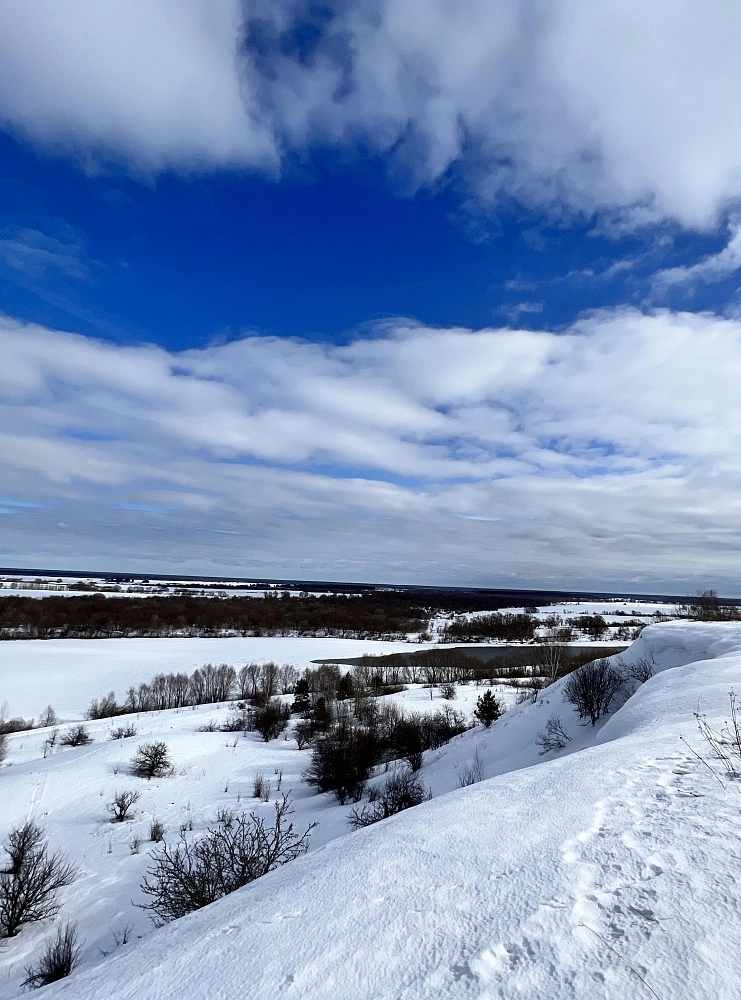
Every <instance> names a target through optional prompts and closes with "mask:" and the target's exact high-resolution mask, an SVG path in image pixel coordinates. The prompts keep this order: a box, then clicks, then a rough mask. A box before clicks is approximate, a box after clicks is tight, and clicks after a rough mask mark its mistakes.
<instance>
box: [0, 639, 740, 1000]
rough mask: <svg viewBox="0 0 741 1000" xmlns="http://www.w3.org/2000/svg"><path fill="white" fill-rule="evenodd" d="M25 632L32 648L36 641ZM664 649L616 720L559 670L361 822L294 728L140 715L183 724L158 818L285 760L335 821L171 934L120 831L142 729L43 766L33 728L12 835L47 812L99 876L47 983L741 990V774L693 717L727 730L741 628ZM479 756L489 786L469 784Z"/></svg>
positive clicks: (402, 991)
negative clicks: (271, 729)
mask: <svg viewBox="0 0 741 1000" xmlns="http://www.w3.org/2000/svg"><path fill="white" fill-rule="evenodd" d="M155 641H156V640H155ZM177 641H178V640H165V642H167V643H168V644H172V643H174V642H177ZM141 642H142V640H136V641H135V645H136V647H137V648H140V649H141V648H142V647H141V645H140V644H141ZM199 642H203V640H199ZM111 643H112V641H110V640H109V641H106V644H105V645H106V648H111ZM13 645H14V646H15V647H16V649H17V651H18V661H17V662H18V663H19V664H20V663H22V662H23V657H24V655H26V654H24V652H23V651H24V650H25V649H26V648H27V647H28V646H29V645H30V644H28V643H18V644H13ZM643 657H649V658H650V659H651V660H652V661H653V663H654V668H655V670H656V673H655V675H654V676H653V677H652V678H651V679H650V680H648V681H647V682H646V683H645V684H643V685H641V686H639V687H638V688H637V690H636V691H635V693H633V694H632V696H631V697H630V698H628V700H627V701H625V703H624V704H621V703H620V702H618V703H617V704H616V705H615V706H614V708H613V710H612V712H611V714H610V716H609V717H608V718H607V720H606V721H605V722H604V723H602V722H600V723H599V724H598V725H597V726H596V727H594V728H592V727H591V726H589V725H586V726H585V725H583V724H582V723H581V722H580V720H579V719H578V718H577V717H576V714H575V713H574V711H573V709H572V708H571V706H569V705H567V704H565V703H564V701H563V698H562V687H563V682H558V683H557V684H555V685H553V686H552V687H551V688H549V689H548V690H547V691H545V692H543V693H542V694H541V695H540V696H539V698H538V700H537V701H536V702H535V703H526V704H524V705H521V706H519V707H513V708H511V710H510V711H508V712H507V713H506V714H505V715H504V716H503V717H502V719H500V720H499V721H498V722H496V723H494V724H493V725H492V727H491V728H490V729H488V730H486V729H483V728H482V727H477V728H476V729H473V730H471V731H469V732H467V733H465V734H463V735H462V736H460V737H457V738H456V739H455V740H454V741H453V742H452V743H450V744H448V745H447V746H445V747H443V748H441V749H440V750H438V751H434V752H428V753H427V754H426V755H425V761H424V765H423V768H422V771H421V776H422V778H423V780H424V781H425V783H426V784H428V785H429V786H430V787H431V789H432V791H433V795H434V797H433V799H432V801H430V802H427V803H425V804H423V805H421V806H418V807H417V808H415V809H412V810H409V811H407V812H405V813H402V814H400V815H398V816H395V817H392V818H391V819H389V820H386V821H384V822H382V823H380V824H377V825H376V826H373V827H370V828H367V829H365V830H361V831H359V832H356V833H347V832H346V831H347V826H346V825H345V819H346V816H347V813H348V811H349V807H340V806H337V805H336V804H335V803H334V801H333V800H332V799H331V797H330V796H327V795H325V796H317V795H315V794H313V793H311V792H309V790H308V789H307V788H306V786H305V785H303V783H302V782H301V781H300V778H299V774H300V771H301V768H302V766H303V762H304V761H305V760H306V752H301V751H298V750H297V748H296V746H295V743H294V742H293V741H292V740H290V739H289V740H286V741H283V740H278V741H275V742H274V743H272V744H267V745H264V744H260V743H259V742H258V741H257V740H256V739H253V738H247V739H244V738H242V737H240V738H239V740H238V743H237V746H236V747H232V746H229V747H227V746H226V743H227V742H228V739H229V737H228V736H227V734H223V733H221V734H220V733H195V732H194V730H195V728H196V725H195V723H196V722H197V721H201V720H202V719H203V718H204V717H207V716H208V715H209V711H211V714H213V712H215V711H216V710H215V709H214V710H208V709H199V710H197V711H191V710H182V711H180V712H177V713H173V712H171V713H167V712H163V713H161V715H160V716H159V717H154V716H147V717H145V716H141V717H140V720H139V723H138V724H139V725H141V727H142V728H141V733H142V734H143V733H145V732H146V733H147V735H148V734H149V733H150V732H151V733H154V732H157V733H159V734H160V735H164V734H166V738H167V740H168V743H170V744H171V747H172V750H173V756H174V758H175V760H176V762H177V765H178V768H179V769H180V772H181V773H179V774H178V775H176V776H175V777H174V778H172V779H162V780H161V781H160V782H150V783H141V784H138V785H137V787H141V789H142V791H143V793H144V794H143V796H142V801H141V802H140V803H138V810H139V811H140V812H141V813H142V814H147V815H148V814H149V813H150V812H153V811H156V812H157V814H158V815H160V814H161V815H162V818H163V819H164V820H165V822H166V825H167V826H168V828H172V826H173V825H175V824H176V823H177V819H178V817H179V816H180V815H182V813H183V806H184V803H185V802H186V801H187V800H190V804H191V812H192V813H193V815H194V817H195V828H196V831H197V830H199V829H202V828H203V826H204V825H205V822H206V818H207V816H206V814H208V818H209V819H210V818H211V817H212V816H213V813H214V812H215V808H216V806H217V805H219V804H222V800H223V801H224V802H225V801H227V800H233V789H234V787H235V786H236V785H239V784H241V785H242V786H244V785H245V784H246V783H247V782H248V779H249V776H250V775H251V774H252V773H253V771H254V769H255V768H256V767H258V766H260V767H261V769H262V770H263V771H264V772H265V773H266V777H272V774H268V773H267V772H268V767H267V764H268V762H269V761H270V762H273V761H274V762H275V764H276V766H278V763H279V762H280V764H281V765H282V766H283V787H284V789H285V788H286V787H287V786H290V787H292V788H293V790H294V798H295V801H296V810H297V811H296V817H295V818H296V822H297V825H299V826H302V825H303V824H304V823H305V821H306V820H308V819H309V818H318V819H319V822H320V826H319V828H318V829H317V830H316V831H314V836H313V840H312V845H313V846H312V849H311V851H310V852H309V853H308V854H307V855H306V856H305V857H302V858H300V859H299V860H297V861H295V862H293V863H292V864H291V865H289V866H287V867H285V868H283V869H279V870H277V871H275V872H273V873H271V874H270V875H268V876H266V877H264V878H262V879H260V880H258V881H257V882H255V883H253V884H252V885H250V886H247V887H246V888H244V889H242V890H239V891H238V892H236V893H234V894H233V895H232V896H229V897H227V898H225V899H223V900H220V901H219V902H217V903H215V904H213V905H212V906H210V907H207V908H206V909H204V910H201V911H199V912H198V913H195V914H192V915H191V916H189V917H185V918H183V919H181V920H179V921H176V922H175V923H172V924H170V925H168V926H166V927H164V928H162V929H160V930H156V931H153V930H152V929H151V928H147V926H146V923H147V922H146V918H144V917H143V916H142V914H141V911H138V910H134V909H133V907H131V905H130V902H129V901H130V900H131V899H132V898H133V899H134V901H137V900H138V896H137V886H138V884H139V880H140V877H141V873H142V871H143V869H144V868H145V867H146V856H145V855H144V854H140V855H130V854H128V851H127V850H126V842H125V840H124V839H121V838H122V837H124V836H128V835H130V832H131V830H133V829H134V828H135V827H136V823H137V822H141V821H140V820H135V821H134V823H133V824H122V826H123V827H129V829H125V830H124V831H121V830H119V829H115V830H114V829H113V827H112V825H111V824H106V823H105V820H104V815H103V803H104V801H105V798H106V795H107V794H108V790H109V789H110V788H113V787H114V786H116V785H118V784H125V785H128V784H130V783H131V782H132V780H133V779H131V778H128V777H126V778H122V775H121V774H119V775H118V776H114V775H113V774H112V773H111V772H112V768H113V766H114V764H115V762H116V761H118V760H122V761H126V760H127V759H128V757H129V755H130V754H129V749H130V748H129V747H124V746H122V745H121V744H122V743H124V744H129V745H130V746H132V747H133V745H135V744H136V743H137V739H138V738H137V739H134V740H127V741H120V742H119V741H117V742H114V743H110V742H108V743H106V742H96V743H94V744H93V745H92V746H90V747H86V748H81V749H79V750H67V751H64V752H59V753H56V752H55V753H54V754H53V755H52V756H51V757H49V758H47V759H46V760H43V759H41V758H40V756H39V752H38V746H39V741H40V738H41V736H40V734H38V733H34V734H31V735H29V734H18V735H17V736H15V737H13V738H12V740H11V749H10V754H9V761H10V762H11V765H10V766H8V765H7V764H6V766H5V767H4V768H3V769H2V771H1V772H0V782H1V783H2V813H1V815H0V833H5V831H6V830H7V829H8V828H9V827H10V826H11V825H12V824H14V823H15V822H17V821H18V820H19V819H23V818H25V817H27V816H29V817H31V816H32V817H35V818H37V819H38V820H39V821H40V822H43V823H44V824H45V826H46V828H47V830H48V832H49V836H50V839H51V840H52V842H53V843H54V844H55V846H56V845H59V846H62V847H64V848H65V849H66V850H68V851H69V853H70V854H71V855H72V856H73V857H74V859H75V860H76V861H77V862H78V863H80V865H81V867H82V868H83V871H84V874H83V876H82V877H81V878H80V879H79V880H78V882H76V883H75V884H74V885H73V886H70V887H69V889H67V890H65V892H64V894H63V899H62V902H63V904H64V905H63V914H62V915H63V916H72V917H75V918H77V919H79V920H80V926H81V933H82V935H83V937H84V938H85V940H86V948H85V953H84V958H83V963H82V966H81V968H80V969H79V971H77V972H75V973H73V975H72V976H71V977H70V978H69V979H68V980H65V981H63V982H60V983H58V984H55V985H53V986H51V987H49V988H48V989H47V990H46V991H45V994H44V995H45V996H47V997H50V998H56V997H60V998H61V997H65V998H67V997H70V998H72V997H74V998H75V1000H80V998H82V1000H87V998H90V1000H93V998H98V997H108V996H114V997H116V998H117V1000H133V998H136V1000H182V998H184V997H194V998H196V997H198V998H200V997H203V998H209V1000H211V998H222V997H223V998H227V997H228V998H233V997H238V996H255V997H260V998H261V1000H272V998H276V1000H277V998H282V1000H309V998H312V1000H316V998H326V1000H330V998H332V1000H345V998H349V997H353V998H361V1000H362V998H368V1000H370V998H389V1000H391V998H412V997H414V998H422V997H425V998H433V997H434V998H439V997H451V998H454V997H466V998H470V997H481V998H484V997H486V998H520V997H523V998H547V1000H607V998H610V1000H614V998H615V997H620V998H632V997H635V998H641V997H647V998H650V997H651V996H654V997H659V998H660V1000H731V998H735V997H737V996H738V995H739V991H738V982H739V978H740V974H741V954H740V953H739V951H738V948H737V947H736V943H737V942H738V940H739V938H740V937H741V887H740V886H739V883H738V879H737V868H738V857H739V852H738V832H739V818H738V817H739V798H738V796H739V786H738V784H737V783H735V782H734V781H733V780H729V779H727V778H726V777H725V775H723V774H722V773H719V775H714V774H713V773H711V770H710V768H709V767H708V766H706V764H705V763H703V762H702V761H701V760H699V759H698V757H697V756H695V754H694V753H693V752H692V750H691V749H690V746H691V747H693V748H694V749H695V750H696V751H697V752H698V753H700V754H704V755H705V756H708V748H707V746H706V745H705V744H704V743H703V742H702V740H701V738H700V736H699V734H698V730H697V726H696V722H695V719H694V717H693V713H694V712H695V711H697V710H698V708H699V710H700V711H701V712H703V713H706V714H707V716H708V719H709V720H710V721H711V722H713V723H714V724H716V725H720V724H721V723H722V721H723V719H724V718H726V717H727V715H728V692H729V690H731V689H732V688H734V687H735V688H736V689H737V690H739V689H740V687H741V626H739V625H733V624H727V625H726V624H694V623H687V622H671V623H666V624H660V625H652V626H649V627H648V628H647V629H646V630H645V631H644V633H643V635H642V637H641V639H639V640H637V641H636V642H635V643H634V644H633V646H632V647H631V648H630V650H629V651H627V652H626V653H624V654H622V661H623V662H624V663H630V662H635V661H636V660H638V659H640V658H643ZM201 659H202V658H201ZM131 679H133V678H131ZM136 679H139V678H138V675H137V678H136ZM102 687H103V688H105V684H103V685H102ZM471 690H474V689H473V688H471ZM408 697H409V698H410V699H411V700H413V701H415V702H417V703H418V706H419V707H420V708H421V707H422V706H423V704H427V705H430V704H432V707H439V705H440V704H442V702H441V700H440V699H439V698H437V697H436V698H435V699H434V701H433V702H432V703H430V702H429V701H428V700H426V699H424V698H422V697H419V698H417V697H416V696H412V694H411V693H409V694H408ZM428 697H429V696H428ZM469 700H470V696H468V695H467V696H466V702H468V701H469ZM454 704H455V703H454ZM221 711H224V709H222V710H221ZM554 714H556V715H558V716H560V717H561V718H562V720H563V722H564V725H565V727H566V729H567V731H568V733H569V735H571V737H572V739H571V742H570V743H569V744H568V746H567V747H566V748H565V749H564V750H562V751H558V752H552V753H550V754H548V755H546V756H543V757H541V756H539V755H538V747H537V745H536V742H535V738H536V734H537V733H538V732H540V731H542V729H543V728H544V726H545V723H546V721H547V719H548V718H549V717H550V716H552V715H554ZM96 725H102V724H96ZM680 736H683V737H685V738H686V740H687V743H685V742H683V741H682V740H680ZM688 744H689V746H688ZM475 754H478V758H479V760H480V761H481V763H482V767H483V770H484V777H485V779H486V780H484V781H482V782H480V783H478V784H475V785H472V786H470V787H465V788H458V776H459V775H460V773H461V772H462V770H463V769H465V768H466V767H467V766H468V765H469V764H470V763H471V761H472V760H473V758H474V755H475ZM708 763H709V764H710V765H711V766H715V764H714V762H713V761H712V759H711V758H709V757H708ZM716 770H717V768H716ZM719 778H720V779H721V780H719ZM227 780H228V782H229V793H228V794H227V793H223V796H222V795H221V792H220V787H221V784H222V783H224V782H226V781H227ZM217 781H218V783H219V794H216V793H215V792H214V788H215V787H216V782H217ZM168 782H169V784H168ZM232 804H233V802H232ZM254 804H255V803H254V800H251V802H248V805H253V806H254ZM258 808H262V809H265V810H270V808H271V806H270V805H269V804H263V805H260V806H259V807H258ZM109 840H110V841H112V844H113V847H112V853H111V854H108V853H107V844H108V842H109ZM126 921H131V922H135V931H134V934H133V937H134V940H132V941H130V942H129V943H128V944H126V945H123V946H121V947H119V948H117V949H116V950H115V951H114V952H113V954H111V955H110V956H108V957H107V958H102V957H101V955H100V951H99V948H101V947H103V948H104V950H105V946H104V945H103V944H102V943H101V942H102V940H103V935H104V932H105V933H108V932H107V924H108V923H110V924H111V925H112V926H113V927H114V929H115V928H116V927H121V926H122V925H123V924H124V923H125V922H126ZM49 934H50V928H48V927H47V928H33V929H30V930H28V931H24V932H23V933H22V934H21V935H20V937H19V938H18V939H17V940H16V941H14V942H12V943H11V945H10V946H9V947H8V948H7V949H6V950H5V951H4V952H3V953H2V955H0V963H1V964H0V969H3V967H4V969H5V970H6V971H5V973H4V975H3V978H2V980H0V997H3V998H4V997H9V996H13V995H15V991H16V990H17V985H18V983H19V981H20V979H21V978H22V975H21V972H22V965H23V962H24V961H26V962H27V961H29V960H31V958H32V957H33V956H36V955H37V954H38V952H39V950H40V945H41V942H42V941H43V940H44V939H45V938H46V937H48V936H49ZM139 934H142V935H143V937H142V938H141V940H139V939H138V935H139ZM108 939H109V946H112V945H111V940H110V934H108ZM11 953H12V954H11Z"/></svg>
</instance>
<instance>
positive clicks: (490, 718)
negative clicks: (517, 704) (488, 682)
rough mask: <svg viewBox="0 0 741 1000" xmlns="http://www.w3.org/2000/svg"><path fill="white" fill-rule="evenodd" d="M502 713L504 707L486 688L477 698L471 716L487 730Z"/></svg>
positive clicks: (489, 689)
mask: <svg viewBox="0 0 741 1000" xmlns="http://www.w3.org/2000/svg"><path fill="white" fill-rule="evenodd" d="M503 712H504V706H503V705H502V703H501V701H500V700H499V699H498V698H497V696H496V695H495V694H494V692H493V691H492V690H491V688H488V689H487V690H486V691H484V693H483V694H481V695H479V697H478V698H477V700H476V708H475V709H474V713H473V714H474V715H475V717H476V718H477V719H478V720H479V722H483V724H484V725H485V726H486V728H487V729H488V728H489V726H490V725H491V724H492V722H496V721H497V719H498V718H499V717H500V715H501V714H502V713H503Z"/></svg>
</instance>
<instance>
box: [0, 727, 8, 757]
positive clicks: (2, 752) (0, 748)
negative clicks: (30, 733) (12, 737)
mask: <svg viewBox="0 0 741 1000" xmlns="http://www.w3.org/2000/svg"><path fill="white" fill-rule="evenodd" d="M7 755H8V737H7V736H6V735H5V733H3V732H2V731H0V764H2V762H3V761H4V760H5V758H6V757H7Z"/></svg>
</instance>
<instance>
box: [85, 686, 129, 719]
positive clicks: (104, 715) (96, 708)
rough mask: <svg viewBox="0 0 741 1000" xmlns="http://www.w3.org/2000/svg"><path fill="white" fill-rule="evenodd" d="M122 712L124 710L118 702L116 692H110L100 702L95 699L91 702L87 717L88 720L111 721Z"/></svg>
mask: <svg viewBox="0 0 741 1000" xmlns="http://www.w3.org/2000/svg"><path fill="white" fill-rule="evenodd" d="M121 712H122V709H121V707H120V706H119V704H118V702H117V701H116V695H115V692H114V691H109V692H108V694H107V695H104V696H103V697H102V698H101V699H100V700H98V699H97V698H93V700H92V701H91V702H90V708H89V709H88V710H87V717H88V719H110V718H112V717H113V716H114V715H120V714H121Z"/></svg>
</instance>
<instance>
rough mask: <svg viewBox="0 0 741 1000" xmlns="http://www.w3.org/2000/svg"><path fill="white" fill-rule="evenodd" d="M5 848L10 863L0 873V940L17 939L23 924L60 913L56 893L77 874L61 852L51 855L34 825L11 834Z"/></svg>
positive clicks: (38, 829) (21, 827)
mask: <svg viewBox="0 0 741 1000" xmlns="http://www.w3.org/2000/svg"><path fill="white" fill-rule="evenodd" d="M3 846H4V848H5V853H6V854H7V855H8V863H7V864H6V866H5V868H3V869H1V870H0V937H15V935H16V934H17V933H18V931H19V930H20V928H21V927H22V926H23V925H24V924H29V923H34V922H35V921H38V920H45V919H47V918H48V917H53V916H54V915H55V914H56V913H57V911H58V909H59V904H58V903H57V892H58V891H59V890H60V889H61V888H63V887H64V886H67V885H70V884H71V883H72V882H73V881H74V879H75V876H76V875H77V870H76V869H75V866H74V865H72V864H71V863H70V862H69V861H67V859H66V858H65V856H64V855H63V854H61V853H60V852H59V851H55V852H54V853H53V854H50V853H49V848H48V845H47V843H46V841H45V840H44V834H43V831H42V830H41V828H40V827H39V826H37V825H36V824H35V823H33V822H31V821H28V822H27V823H24V824H23V825H22V826H19V827H16V828H15V829H14V830H11V832H10V834H9V835H8V839H7V841H6V842H5V844H4V845H3Z"/></svg>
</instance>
